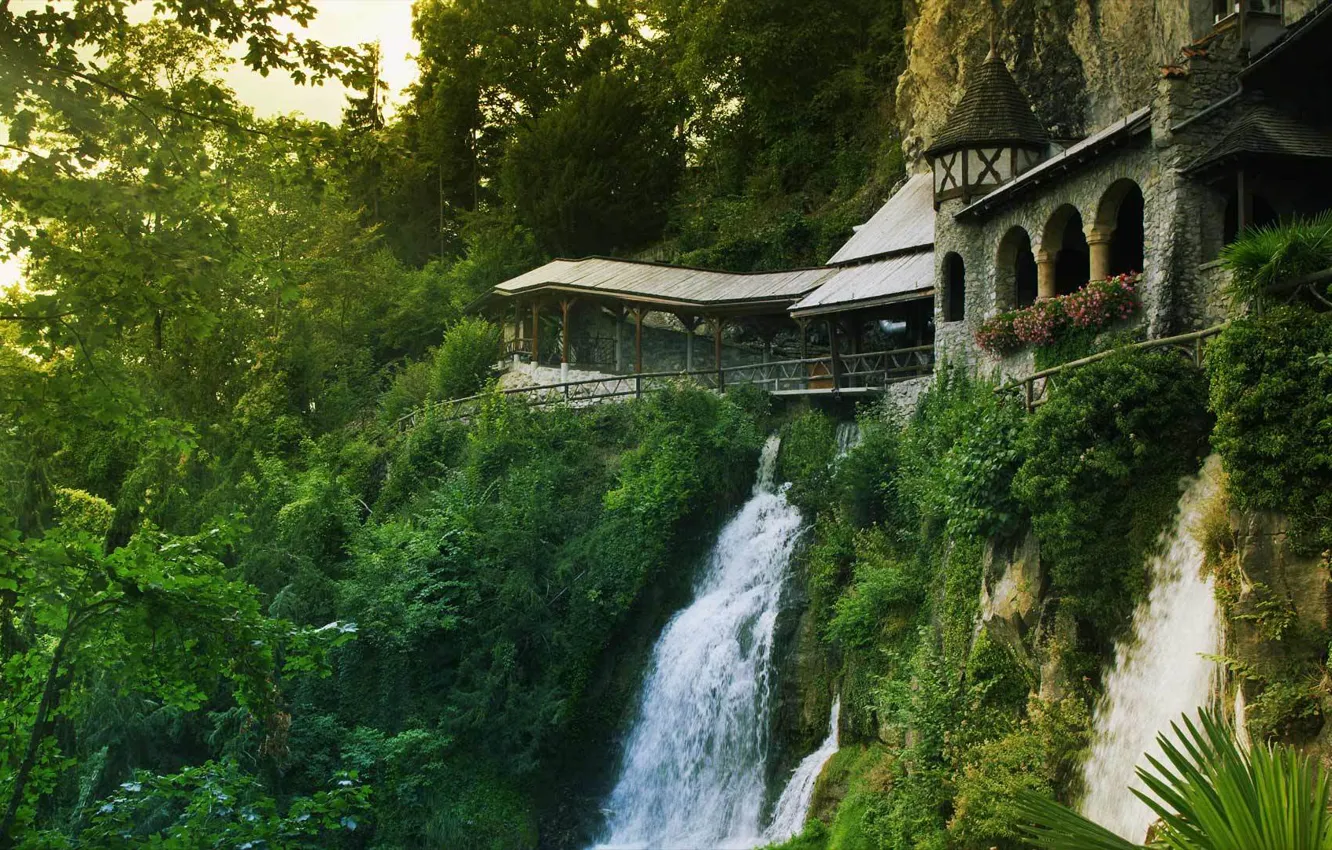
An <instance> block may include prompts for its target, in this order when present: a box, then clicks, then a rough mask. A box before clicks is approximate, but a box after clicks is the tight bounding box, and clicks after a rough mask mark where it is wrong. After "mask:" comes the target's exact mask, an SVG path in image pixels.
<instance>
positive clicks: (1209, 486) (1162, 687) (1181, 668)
mask: <svg viewBox="0 0 1332 850" xmlns="http://www.w3.org/2000/svg"><path fill="white" fill-rule="evenodd" d="M1219 469H1220V462H1219V461H1218V459H1217V458H1215V457H1212V458H1208V460H1207V463H1206V464H1205V465H1204V466H1203V470H1202V472H1201V473H1200V474H1199V475H1198V477H1197V478H1196V479H1194V480H1193V481H1192V482H1191V483H1190V485H1189V487H1188V489H1187V490H1186V491H1185V493H1184V495H1183V497H1182V498H1181V499H1180V501H1179V517H1178V520H1177V521H1176V523H1175V527H1174V529H1173V530H1172V531H1171V532H1170V534H1169V536H1168V538H1167V539H1166V541H1165V543H1166V545H1165V548H1164V549H1163V551H1162V554H1161V555H1159V556H1157V557H1155V558H1153V560H1152V563H1151V577H1152V589H1151V592H1150V593H1149V594H1148V598H1147V601H1146V602H1144V603H1142V604H1141V605H1139V606H1138V609H1137V611H1135V612H1134V614H1133V634H1132V636H1131V637H1130V639H1129V640H1127V641H1125V642H1123V643H1121V644H1119V645H1118V646H1117V647H1116V648H1115V666H1114V668H1113V669H1112V670H1110V672H1109V673H1108V674H1107V675H1106V679H1105V694H1104V695H1103V696H1102V698H1101V702H1100V704H1099V705H1098V706H1097V707H1096V717H1095V719H1094V721H1093V724H1092V750H1091V754H1090V755H1089V756H1088V757H1087V762H1086V764H1085V765H1083V779H1084V781H1085V782H1086V787H1087V795H1086V797H1085V798H1084V799H1083V801H1082V813H1083V814H1084V815H1086V816H1087V817H1088V818H1090V819H1092V820H1093V821H1096V822H1097V823H1099V824H1100V825H1101V826H1104V827H1106V828H1107V829H1109V830H1111V831H1112V832H1114V833H1116V834H1118V835H1119V836H1121V837H1123V838H1125V839H1128V840H1129V841H1135V842H1141V841H1142V840H1143V839H1144V838H1145V836H1146V835H1147V830H1148V829H1149V828H1150V827H1151V824H1152V822H1153V821H1154V820H1155V816H1154V815H1153V814H1152V811H1151V809H1149V808H1147V805H1146V804H1145V803H1143V802H1142V801H1141V800H1139V799H1138V798H1137V797H1136V796H1135V795H1134V794H1133V793H1132V792H1130V791H1129V788H1130V787H1138V788H1141V787H1142V784H1141V782H1140V781H1139V780H1138V778H1137V775H1136V773H1135V769H1136V768H1137V767H1138V766H1139V765H1146V764H1147V760H1146V758H1145V756H1144V754H1145V753H1152V754H1153V755H1155V756H1156V757H1157V758H1161V757H1162V755H1161V752H1160V747H1158V746H1157V744H1156V736H1157V735H1159V734H1160V733H1162V732H1168V731H1169V730H1170V724H1171V723H1177V722H1179V720H1180V717H1181V715H1184V714H1189V715H1194V714H1196V713H1197V711H1198V710H1199V709H1200V708H1204V707H1206V706H1207V704H1208V702H1209V701H1210V700H1211V697H1212V686H1213V683H1214V681H1215V676H1216V664H1215V662H1214V661H1212V660H1211V659H1210V658H1209V657H1208V656H1214V655H1216V654H1217V652H1218V650H1219V646H1220V639H1221V628H1220V621H1219V619H1218V616H1217V606H1216V598H1215V596H1213V593H1212V581H1211V579H1210V578H1204V577H1203V576H1202V575H1201V574H1200V569H1201V567H1202V561H1203V554H1202V548H1201V546H1200V545H1199V543H1198V541H1197V540H1195V539H1194V536H1193V534H1192V529H1193V528H1195V527H1196V526H1197V524H1198V519H1199V517H1200V516H1201V514H1202V511H1203V510H1205V509H1206V507H1207V503H1208V501H1209V500H1210V499H1211V498H1212V496H1213V494H1214V493H1215V492H1216V487H1217V480H1218V477H1219Z"/></svg>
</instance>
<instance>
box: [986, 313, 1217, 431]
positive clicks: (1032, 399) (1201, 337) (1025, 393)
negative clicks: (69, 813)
mask: <svg viewBox="0 0 1332 850" xmlns="http://www.w3.org/2000/svg"><path fill="white" fill-rule="evenodd" d="M1228 324H1229V322H1222V323H1221V324H1219V325H1214V326H1212V327H1210V328H1207V329H1206V330H1201V331H1193V332H1192V333H1186V334H1179V335H1178V336H1168V337H1162V338H1161V339H1149V340H1146V341H1145V342H1135V343H1133V344H1131V345H1124V346H1120V347H1119V348H1111V349H1109V350H1107V351H1101V352H1098V353H1096V354H1093V355H1091V356H1090V357H1083V358H1082V359H1080V360H1070V361H1069V362H1067V363H1061V364H1060V365H1058V366H1052V367H1050V368H1049V369H1042V370H1041V371H1039V372H1033V373H1032V374H1030V375H1028V376H1026V377H1025V378H1019V379H1018V380H1016V381H1011V382H1009V383H1007V384H1004V385H1003V386H1001V387H998V388H996V389H995V393H997V394H1000V395H1002V394H1004V393H1011V392H1021V394H1022V403H1023V406H1024V407H1026V409H1027V412H1028V413H1030V412H1032V411H1033V410H1035V409H1036V408H1038V407H1040V406H1041V405H1042V404H1045V402H1047V401H1049V400H1050V391H1051V390H1053V389H1054V384H1055V379H1056V378H1058V377H1059V376H1061V375H1063V374H1064V373H1065V372H1069V371H1072V370H1073V369H1077V368H1079V367H1081V366H1086V365H1087V364H1088V363H1095V362H1096V361H1098V360H1104V359H1106V358H1107V357H1113V356H1114V355H1116V354H1119V353H1121V352H1124V351H1148V350H1151V349H1155V348H1169V349H1172V350H1176V351H1179V352H1180V353H1182V354H1184V355H1186V356H1187V357H1188V358H1189V359H1190V360H1191V361H1192V362H1193V365H1194V366H1196V367H1198V368H1202V365H1203V358H1204V356H1205V353H1206V352H1205V351H1204V341H1205V340H1207V339H1208V338H1209V337H1213V336H1216V335H1217V334H1219V333H1221V331H1223V330H1225V328H1226V325H1228Z"/></svg>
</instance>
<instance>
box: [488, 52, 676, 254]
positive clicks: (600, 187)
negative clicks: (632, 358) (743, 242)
mask: <svg viewBox="0 0 1332 850" xmlns="http://www.w3.org/2000/svg"><path fill="white" fill-rule="evenodd" d="M682 166H683V146H682V144H681V143H680V141H679V140H678V138H677V137H676V134H675V127H674V121H673V120H672V116H670V115H669V114H663V113H662V112H661V111H658V110H655V109H653V108H652V105H651V104H650V103H645V102H644V101H643V99H642V97H641V95H640V94H639V92H638V90H637V87H636V86H635V85H634V84H633V83H632V82H631V81H629V80H625V79H622V78H621V77H620V76H618V75H609V76H604V77H599V78H595V79H593V80H590V81H588V82H586V83H584V84H583V85H582V86H581V87H580V88H579V89H578V90H577V91H575V92H574V93H572V94H571V95H569V96H568V97H566V98H564V99H563V100H561V101H560V103H559V104H558V105H557V106H555V107H554V108H552V109H550V110H548V111H546V112H544V113H543V114H541V115H540V116H538V117H537V118H536V119H535V120H534V121H533V122H531V124H529V125H528V126H526V127H524V128H522V129H520V130H519V131H518V133H517V135H516V137H515V139H514V142H513V144H512V146H511V147H510V148H509V151H508V153H507V154H506V155H505V159H504V167H503V186H504V190H503V191H504V197H505V200H506V201H507V202H508V203H509V204H510V205H511V206H512V207H513V209H514V210H515V212H516V214H517V216H518V219H519V220H520V221H522V222H523V223H524V224H525V225H527V226H528V227H529V228H531V229H532V231H533V232H534V233H535V234H536V235H537V240H538V242H539V244H540V245H541V248H542V249H543V250H544V251H546V252H547V253H549V254H557V255H560V256H568V257H581V256H586V255H588V254H612V253H618V252H624V251H627V250H631V249H634V248H637V247H640V246H642V245H643V244H645V243H647V242H649V241H651V240H653V239H655V238H657V237H658V236H660V234H661V230H662V227H663V226H664V225H665V223H666V213H667V205H668V203H669V201H670V198H671V195H672V194H673V191H674V187H675V183H676V180H677V179H678V177H679V175H680V172H681V169H682Z"/></svg>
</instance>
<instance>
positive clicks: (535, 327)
mask: <svg viewBox="0 0 1332 850" xmlns="http://www.w3.org/2000/svg"><path fill="white" fill-rule="evenodd" d="M532 365H533V366H540V365H541V302H540V301H533V302H532Z"/></svg>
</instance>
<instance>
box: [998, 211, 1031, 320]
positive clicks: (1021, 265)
mask: <svg viewBox="0 0 1332 850" xmlns="http://www.w3.org/2000/svg"><path fill="white" fill-rule="evenodd" d="M994 290H995V303H996V304H997V305H998V306H999V308H1000V309H1001V310H1008V309H1012V308H1014V307H1030V306H1031V305H1032V304H1033V303H1035V301H1036V296H1037V294H1038V287H1037V272H1036V255H1035V254H1034V253H1032V250H1031V236H1029V235H1028V234H1027V231H1026V230H1025V229H1023V228H1022V227H1021V226H1020V225H1013V226H1012V227H1010V228H1009V229H1008V232H1007V233H1005V234H1004V236H1003V238H1002V239H1000V240H999V251H998V253H997V255H996V256H995V262H994Z"/></svg>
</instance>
